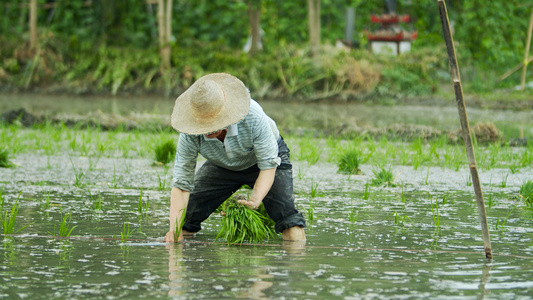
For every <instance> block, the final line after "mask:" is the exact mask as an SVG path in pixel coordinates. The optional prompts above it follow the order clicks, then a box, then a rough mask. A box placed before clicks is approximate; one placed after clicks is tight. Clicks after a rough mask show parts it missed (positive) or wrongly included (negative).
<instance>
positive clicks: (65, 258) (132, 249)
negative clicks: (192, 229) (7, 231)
mask: <svg viewBox="0 0 533 300" xmlns="http://www.w3.org/2000/svg"><path fill="white" fill-rule="evenodd" d="M289 141H290V139H289ZM15 161H16V162H17V163H19V164H20V165H21V166H20V167H18V168H13V169H0V187H2V188H3V195H4V198H5V204H4V206H5V207H7V208H10V207H11V206H12V205H13V203H14V202H15V200H16V199H17V197H18V195H19V193H20V198H19V201H18V203H19V205H20V210H19V214H18V217H17V219H16V225H15V229H18V228H20V227H22V226H25V225H28V227H27V228H25V229H24V230H22V231H21V232H20V234H21V235H17V236H14V237H11V236H9V237H8V236H3V237H2V238H3V243H1V244H0V249H1V250H0V254H1V255H2V256H3V260H2V261H1V262H0V269H1V270H2V271H1V272H0V281H1V282H2V284H0V297H4V298H26V297H29V298H52V297H55V298H69V299H70V298H72V299H76V298H87V297H93V298H109V299H115V298H176V299H198V298H205V299H221V298H244V299H370V298H378V299H402V298H443V297H444V298H461V299H474V298H475V299H482V298H487V299H503V298H506V299H509V298H527V297H530V295H531V289H533V279H532V277H531V272H532V271H533V247H532V240H531V238H532V236H533V226H532V225H533V218H532V214H531V211H529V210H527V209H526V208H525V206H524V204H523V202H520V201H518V200H517V199H516V195H517V192H518V189H519V186H520V185H521V183H522V182H523V181H524V180H528V179H533V170H532V169H531V167H527V168H522V169H520V170H519V172H517V173H514V174H509V170H507V169H505V170H504V169H501V170H499V169H493V170H491V172H490V173H486V172H481V180H482V182H483V184H484V189H485V191H486V198H489V199H490V202H489V205H488V208H487V211H488V215H489V219H488V221H489V225H490V227H491V239H492V245H493V253H494V256H495V257H494V260H493V261H492V262H487V261H486V260H485V258H484V254H483V243H482V240H481V233H480V228H479V222H478V215H477V208H476V205H475V201H474V196H473V192H472V187H471V186H469V185H468V184H467V182H468V180H467V179H468V170H467V169H459V170H458V171H451V170H447V169H443V168H440V167H430V168H420V169H418V170H414V169H413V168H412V167H405V166H393V168H392V169H393V172H394V174H395V176H396V177H397V182H401V183H402V186H403V188H402V186H396V187H370V188H369V190H368V194H367V193H365V192H364V190H365V185H366V184H367V183H368V182H369V181H370V179H371V178H372V177H373V176H372V170H373V168H374V167H373V166H370V165H363V166H362V170H363V175H352V176H348V175H341V174H338V173H337V168H336V166H335V165H334V164H330V163H327V162H319V163H318V164H316V165H311V166H309V165H308V164H307V163H306V162H298V161H295V162H294V174H295V175H294V177H295V192H296V202H297V206H298V208H299V209H300V210H301V211H302V212H303V213H304V214H305V216H306V217H307V218H308V227H307V229H306V232H307V237H308V241H307V243H306V244H305V245H300V244H283V243H282V241H281V238H280V237H279V236H277V237H275V238H273V239H272V240H270V241H268V242H267V243H266V244H264V245H256V246H250V245H245V246H228V245H224V244H220V243H213V242H214V238H215V236H216V234H217V232H218V229H219V224H220V220H221V219H220V217H219V216H212V217H210V218H209V219H208V220H207V221H206V222H205V224H204V226H203V228H204V229H203V230H202V231H201V232H200V233H199V234H197V236H195V237H194V238H191V239H188V240H187V242H186V243H184V244H176V245H167V244H165V243H163V242H162V241H161V238H162V236H163V235H164V234H165V232H166V230H167V228H168V220H167V215H168V210H167V209H168V196H169V191H168V182H169V180H170V169H169V168H165V167H160V166H154V165H153V164H152V162H151V161H150V160H149V159H142V158H129V159H124V158H113V157H108V158H106V157H101V158H98V159H96V158H88V157H77V156H69V155H67V154H58V155H50V156H46V155H40V154H20V155H17V157H16V159H15ZM80 172H82V173H83V174H84V176H83V177H82V178H80V176H79V173H80ZM504 178H505V180H506V183H507V184H506V185H505V187H500V186H497V185H495V184H493V183H495V182H498V183H499V182H502V181H503V180H504ZM75 184H77V185H78V186H75ZM312 187H314V189H315V191H312ZM141 188H142V196H141ZM312 194H314V196H311V195H312ZM95 199H100V201H101V203H102V210H101V211H100V210H95V209H94V205H95ZM139 200H141V204H142V206H143V207H148V208H147V209H146V211H145V212H141V213H140V212H139ZM437 201H438V203H439V212H438V214H436V213H435V211H434V212H433V213H432V209H431V207H432V204H433V205H435V203H436V202H437ZM515 206H517V207H516V208H515V209H514V210H513V208H514V207H515ZM66 213H70V214H71V216H72V218H71V224H70V226H71V227H72V226H76V227H75V228H74V229H73V231H72V236H71V238H69V239H59V238H55V237H52V236H53V235H57V233H58V231H59V227H60V220H61V219H62V216H64V215H65V214H66ZM311 215H312V216H313V217H312V218H311ZM437 216H438V220H439V222H440V224H439V226H437V225H436V223H435V218H436V217H437ZM395 217H396V218H395ZM503 221H506V222H505V225H504V226H501V225H500V224H502V222H503ZM125 224H129V228H130V230H129V235H128V240H127V241H124V242H121V241H120V237H121V234H123V235H125V234H128V232H127V231H126V230H125V229H124V228H125V227H124V225H125ZM126 228H127V227H126Z"/></svg>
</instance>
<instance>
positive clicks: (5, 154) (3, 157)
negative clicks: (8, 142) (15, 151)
mask: <svg viewBox="0 0 533 300" xmlns="http://www.w3.org/2000/svg"><path fill="white" fill-rule="evenodd" d="M9 156H10V155H9V151H8V150H7V149H2V150H0V168H12V167H14V166H15V164H13V163H12V162H11V159H10V158H9Z"/></svg>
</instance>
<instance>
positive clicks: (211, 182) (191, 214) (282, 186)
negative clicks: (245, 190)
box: [183, 137, 305, 233]
mask: <svg viewBox="0 0 533 300" xmlns="http://www.w3.org/2000/svg"><path fill="white" fill-rule="evenodd" d="M278 146H279V154H278V156H279V157H280V158H281V165H280V166H279V167H278V168H277V169H276V176H275V178H274V183H273V184H272V187H271V188H270V191H269V192H268V194H267V195H266V196H265V198H264V199H263V204H264V205H265V209H266V211H267V213H268V215H269V216H270V218H272V220H274V222H275V223H276V225H275V230H276V232H278V233H280V232H282V231H283V230H285V229H288V228H291V227H294V226H302V227H305V219H304V217H303V216H302V214H301V213H299V212H298V210H296V207H295V206H294V194H293V183H292V164H291V162H290V159H289V148H288V147H287V145H286V144H285V142H284V141H283V138H281V137H280V139H279V140H278ZM259 171H260V170H259V168H258V167H257V165H254V166H252V167H250V168H248V169H246V170H243V171H230V170H227V169H224V168H221V167H219V166H216V165H214V164H212V163H210V162H209V161H206V162H205V163H204V165H203V166H202V167H200V169H199V170H198V172H197V173H196V175H195V180H194V189H193V191H192V192H191V195H190V197H189V204H188V206H187V214H186V222H185V224H184V225H183V229H184V230H187V231H189V232H197V231H199V230H200V229H202V227H201V225H200V224H201V223H202V222H203V221H204V220H205V219H207V218H208V217H209V216H210V215H211V214H212V213H213V212H214V211H215V210H216V209H217V208H218V207H219V206H220V205H221V204H222V203H223V202H224V201H225V200H226V199H228V198H229V197H230V196H231V195H233V193H235V192H236V191H237V190H238V189H240V188H241V187H242V186H243V185H245V184H246V185H248V186H250V187H251V188H253V187H254V184H255V180H256V179H257V176H259Z"/></svg>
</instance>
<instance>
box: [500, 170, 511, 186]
mask: <svg viewBox="0 0 533 300" xmlns="http://www.w3.org/2000/svg"><path fill="white" fill-rule="evenodd" d="M508 178H509V173H507V174H506V175H505V177H503V179H502V182H501V183H500V185H499V187H501V188H505V187H507V179H508Z"/></svg>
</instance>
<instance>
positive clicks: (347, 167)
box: [337, 149, 363, 175]
mask: <svg viewBox="0 0 533 300" xmlns="http://www.w3.org/2000/svg"><path fill="white" fill-rule="evenodd" d="M360 164H361V159H360V153H359V151H357V150H355V149H352V150H349V151H347V152H346V153H344V154H343V155H342V156H341V158H340V160H339V162H338V164H337V166H338V167H339V170H338V172H339V173H344V174H350V175H352V174H356V175H360V174H362V173H363V172H362V171H361V170H360V169H359V165H360Z"/></svg>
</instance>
